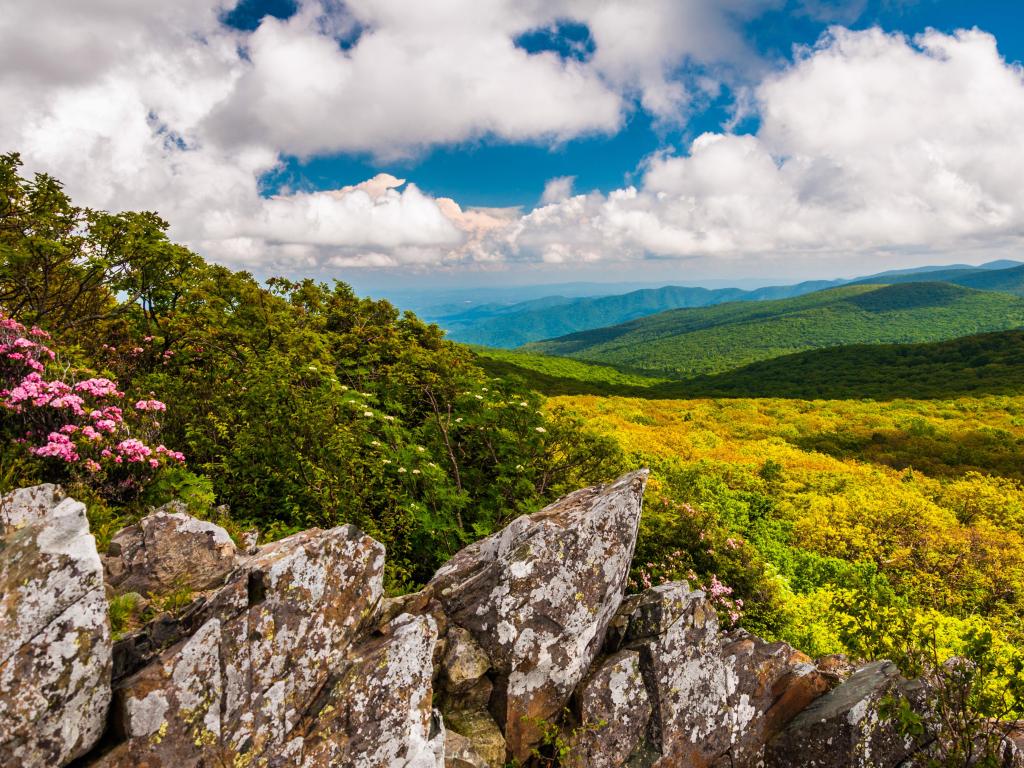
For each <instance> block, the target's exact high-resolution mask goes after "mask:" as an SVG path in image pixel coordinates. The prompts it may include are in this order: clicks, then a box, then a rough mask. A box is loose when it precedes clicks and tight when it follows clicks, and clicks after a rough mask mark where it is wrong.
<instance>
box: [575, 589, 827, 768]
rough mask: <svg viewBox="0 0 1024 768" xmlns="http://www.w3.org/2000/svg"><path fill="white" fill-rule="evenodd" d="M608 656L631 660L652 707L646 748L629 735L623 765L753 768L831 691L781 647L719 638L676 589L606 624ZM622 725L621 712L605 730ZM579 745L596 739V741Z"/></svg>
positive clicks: (708, 610) (711, 614)
mask: <svg viewBox="0 0 1024 768" xmlns="http://www.w3.org/2000/svg"><path fill="white" fill-rule="evenodd" d="M608 648H609V650H611V651H614V650H617V649H620V648H623V649H627V650H629V651H632V652H633V653H634V654H636V656H635V658H636V659H637V665H638V669H639V672H640V676H641V678H642V680H643V682H644V684H645V685H646V693H647V695H648V696H649V698H650V710H649V711H650V714H651V718H650V721H649V722H647V720H646V719H645V720H644V723H645V725H646V728H645V730H644V732H643V733H642V735H643V738H642V739H639V738H636V737H635V736H634V734H635V731H633V730H631V731H630V733H629V736H628V742H629V743H630V745H631V747H635V749H633V750H632V756H631V758H630V762H629V764H630V765H644V766H652V765H653V766H657V767H658V768H670V767H671V766H680V765H686V766H695V767H697V768H699V767H700V766H729V768H742V767H745V766H749V767H750V768H753V767H754V766H757V765H759V764H760V761H761V758H762V754H763V747H764V743H765V741H766V740H767V739H769V738H771V737H772V736H773V735H774V734H776V733H778V732H779V730H781V728H782V727H783V726H784V725H785V724H786V723H787V722H788V721H789V720H791V719H792V718H793V717H794V716H796V714H797V713H798V712H799V711H800V710H801V709H803V708H804V707H805V706H806V705H807V704H808V703H810V702H811V701H813V700H814V699H815V698H817V697H818V696H820V695H822V694H823V693H824V692H825V691H827V690H828V688H829V682H828V680H827V679H826V677H825V676H824V675H822V674H821V673H819V672H818V670H817V669H816V668H815V666H814V665H813V664H811V663H810V659H808V658H807V657H806V656H804V655H803V654H802V653H799V652H798V651H795V650H793V648H791V647H790V646H788V645H786V644H784V643H765V642H763V641H761V640H760V639H758V638H755V637H754V636H753V635H750V634H749V633H746V632H743V631H737V632H734V633H732V634H731V635H727V636H724V635H721V634H720V633H719V630H718V619H717V616H716V614H715V610H714V608H713V606H712V605H711V604H710V603H709V602H708V600H707V599H706V597H705V595H704V593H703V592H699V591H692V590H691V589H690V588H689V586H688V585H686V584H685V583H682V582H675V583H669V584H663V585H661V586H658V587H654V588H653V589H649V590H647V591H646V592H644V593H643V594H641V595H635V596H631V597H630V598H628V599H627V600H626V601H625V602H624V603H623V606H622V608H621V609H620V611H619V614H618V615H617V616H616V618H615V619H614V621H613V622H612V627H611V630H610V631H609V635H608ZM612 658H615V657H612ZM634 711H635V712H636V714H637V716H640V715H641V714H642V711H641V710H640V709H638V708H635V707H634ZM625 717H626V715H625V713H624V712H622V711H620V712H618V713H615V714H614V715H613V716H609V717H607V720H608V722H610V723H614V724H615V725H614V726H613V728H614V729H622V728H623V726H622V724H621V723H622V722H623V720H624V719H625ZM586 738H588V739H590V740H594V741H599V740H600V739H601V738H602V737H601V734H600V731H598V732H597V733H595V734H593V735H592V736H588V737H586ZM621 743H623V739H619V738H616V739H615V744H616V746H618V745H619V744H621ZM599 751H600V752H603V754H604V755H608V754H610V753H611V751H610V750H609V749H607V748H605V749H603V750H599ZM604 759H606V758H603V757H597V758H592V760H591V762H592V763H593V764H595V765H597V764H600V765H605V764H607V765H609V766H615V767H616V768H617V767H618V766H620V765H624V764H625V762H626V761H625V759H624V758H622V757H621V755H619V754H616V755H615V759H616V760H617V762H608V763H604V762H595V761H600V760H604Z"/></svg>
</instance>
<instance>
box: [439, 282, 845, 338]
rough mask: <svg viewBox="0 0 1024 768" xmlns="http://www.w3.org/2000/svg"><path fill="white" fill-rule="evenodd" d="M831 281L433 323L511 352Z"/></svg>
mask: <svg viewBox="0 0 1024 768" xmlns="http://www.w3.org/2000/svg"><path fill="white" fill-rule="evenodd" d="M837 282H838V281H836V282H829V281H812V282H806V283H799V284H797V285H780V286H771V287H767V288H758V289H755V290H752V291H744V290H741V289H739V288H720V289H716V290H709V289H707V288H693V287H682V286H672V285H669V286H665V287H664V288H648V289H643V290H639V291H633V292H631V293H625V294H620V295H614V296H598V297H594V298H576V299H569V298H565V297H561V296H551V297H548V298H545V299H536V300H533V301H528V302H523V303H521V304H515V305H512V306H510V307H498V308H493V309H490V310H488V309H487V308H474V309H472V310H470V311H468V312H465V313H461V314H457V315H448V316H445V317H441V318H438V319H437V322H438V323H439V324H440V325H441V327H443V328H444V329H445V330H446V331H447V333H448V336H449V337H450V338H451V339H453V340H455V341H461V342H465V343H467V344H481V345H484V346H491V347H502V348H512V347H518V346H521V345H523V344H526V343H528V342H531V341H539V340H542V339H550V338H554V337H555V336H563V335H566V334H570V333H575V332H577V331H584V330H589V329H592V328H601V327H603V326H606V325H615V324H617V323H623V322H626V321H628V320H633V319H635V318H639V317H647V316H649V315H654V314H657V313H659V312H665V311H666V310H670V309H680V308H688V307H708V306H713V305H716V304H723V303H725V302H728V301H762V300H766V299H781V298H788V297H790V296H802V295H803V294H805V293H811V292H812V291H817V290H822V289H824V288H829V287H831V286H833V285H835V284H836V283H837Z"/></svg>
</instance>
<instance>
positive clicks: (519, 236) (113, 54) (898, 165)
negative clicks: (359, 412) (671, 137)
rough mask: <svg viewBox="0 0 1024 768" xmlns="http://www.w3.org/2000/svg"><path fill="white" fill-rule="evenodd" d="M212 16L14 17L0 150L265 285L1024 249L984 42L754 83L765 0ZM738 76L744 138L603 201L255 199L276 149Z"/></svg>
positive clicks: (892, 43) (876, 34)
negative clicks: (501, 203) (230, 21)
mask: <svg viewBox="0 0 1024 768" xmlns="http://www.w3.org/2000/svg"><path fill="white" fill-rule="evenodd" d="M232 5H233V2H231V1H230V0H182V1H181V2H177V3H165V2H157V1H156V0H76V2H70V0H68V1H67V2H53V3H38V2H35V0H13V1H12V2H8V3H7V5H6V6H5V11H4V14H2V15H0V103H3V104H9V105H10V104H16V105H18V108H17V109H7V110H0V147H2V148H4V149H17V150H20V151H21V152H22V153H23V155H24V157H25V160H26V161H27V164H28V166H29V169H30V170H37V169H40V170H49V171H51V172H53V173H55V174H57V175H58V176H59V177H60V178H62V179H64V180H65V181H66V182H67V184H68V188H69V191H70V192H71V193H72V194H73V195H74V196H75V197H76V199H79V200H82V201H84V202H86V203H87V204H90V205H94V206H100V207H106V208H111V209H125V208H136V209H138V208H148V209H155V210H159V211H160V212H161V213H162V214H163V215H164V216H165V217H166V218H168V219H169V220H170V221H171V222H172V225H173V228H172V234H173V235H174V236H175V237H176V238H178V239H180V240H183V241H185V242H187V243H189V244H190V245H192V246H193V247H196V248H197V249H199V250H201V251H202V252H203V253H205V254H206V255H208V256H211V257H213V258H216V259H219V260H222V261H225V262H229V263H232V264H236V265H244V266H247V267H255V268H264V269H266V270H270V269H281V270H293V271H294V270H299V269H307V268H309V269H313V268H318V267H339V266H346V267H352V266H366V267H402V266H410V265H411V266H416V267H423V268H427V267H436V266H438V265H441V266H445V265H449V266H457V265H466V264H477V265H487V264H502V263H508V262H543V263H552V264H571V263H576V262H579V263H593V262H603V261H623V260H630V259H642V258H652V257H654V258H666V259H681V258H694V259H719V260H722V259H742V258H749V257H756V258H778V257H785V258H797V257H799V258H808V257H809V255H813V256H814V257H816V258H820V257H824V256H827V255H828V254H840V253H842V254H849V253H851V252H855V253H862V254H873V253H880V252H885V251H887V250H893V249H931V250H953V249H958V248H971V247H1009V245H1008V244H1019V242H1020V238H1021V235H1022V233H1024V187H1022V186H1021V185H1020V183H1019V180H1020V178H1021V177H1022V176H1024V134H1022V133H1021V131H1020V125H1021V124H1022V120H1024V81H1022V73H1021V70H1020V68H1019V67H1017V66H1014V65H1010V64H1007V63H1006V62H1005V61H1004V60H1003V59H1002V58H1001V57H1000V55H999V52H998V50H997V46H996V41H995V39H994V38H993V37H992V36H990V35H988V34H985V33H983V32H980V31H977V30H972V31H961V32H958V33H956V34H954V35H944V34H941V33H938V32H934V31H928V32H926V33H924V34H922V35H920V36H918V37H916V38H913V39H908V38H907V37H904V36H902V35H899V34H888V33H885V32H883V31H881V30H877V29H873V30H867V31H862V32H851V31H849V30H846V29H843V28H838V27H837V28H834V29H832V30H831V31H830V32H829V33H828V34H827V35H826V36H825V37H823V38H822V40H821V41H820V42H819V43H818V44H817V45H816V46H814V47H811V48H808V49H806V50H803V51H801V52H799V53H798V55H797V56H796V58H795V61H794V62H793V63H792V64H791V65H789V66H787V67H785V68H784V69H782V70H780V71H774V72H768V73H767V74H764V73H765V70H764V63H763V62H761V61H759V60H758V59H757V56H756V55H755V54H754V53H752V52H751V51H750V50H749V48H748V47H747V45H746V44H745V43H744V41H743V38H742V35H741V33H740V31H739V27H738V24H737V19H739V20H742V19H744V18H750V17H753V16H755V15H757V14H758V13H761V12H762V11H764V10H765V9H766V8H772V7H777V6H778V5H779V3H778V2H776V0H725V2H716V3H711V2H708V1H707V0H606V1H605V2H602V3H593V2H589V1H588V0H553V1H551V2H540V0H529V1H528V2H513V0H502V1H498V2H493V3H480V2H477V1H476V0H442V2H439V3H430V4H424V3H412V4H410V3H407V2H404V1H403V0H350V2H347V3H345V4H344V5H342V4H341V3H338V2H336V0H303V1H302V2H301V3H300V4H299V11H298V12H297V13H296V14H295V15H294V16H292V17H291V18H289V19H287V20H277V19H272V18H267V19H264V20H263V22H262V23H261V24H260V25H259V27H258V28H257V29H256V30H254V31H252V32H242V31H238V30H235V29H231V28H228V27H226V26H225V25H224V24H223V23H222V21H221V19H222V18H223V14H224V13H225V12H226V11H228V10H230V7H231V6H232ZM804 5H805V7H806V9H807V11H808V12H809V13H810V12H821V13H825V12H827V11H828V10H829V8H831V7H832V6H834V5H835V4H834V3H831V2H824V0H821V1H819V0H815V2H810V0H808V2H806V3H805V4H804ZM565 20H571V21H575V22H578V23H580V24H583V25H585V26H586V28H587V30H588V33H589V35H590V38H591V39H592V46H590V49H589V50H588V51H585V52H584V54H583V55H580V56H568V57H562V56H559V55H558V54H557V53H556V52H553V51H541V52H533V53H528V52H527V51H526V50H524V49H523V48H522V47H520V46H517V45H516V41H517V39H518V38H519V36H520V35H522V34H524V33H526V32H529V31H531V30H537V29H557V25H558V24H559V23H561V22H563V21H565ZM738 70H743V71H744V72H745V73H746V76H747V77H754V78H755V80H754V82H755V85H754V86H753V87H751V88H750V89H749V90H748V96H747V108H748V109H749V111H750V112H751V113H752V114H753V115H755V116H756V117H757V118H758V119H759V123H760V124H759V128H758V130H757V132H756V133H755V134H752V135H736V134H733V133H731V132H729V131H723V132H719V133H707V134H704V135H702V136H700V137H698V138H697V139H696V140H694V141H693V142H692V144H691V145H690V146H688V147H686V148H685V151H683V152H681V153H677V154H666V153H658V154H655V155H653V156H651V157H649V158H647V159H646V160H645V161H644V163H643V165H642V175H641V178H640V181H639V182H638V183H637V184H636V186H630V187H625V188H623V189H619V190H614V191H612V192H610V193H607V194H600V193H590V194H585V195H580V194H573V191H572V183H573V178H572V177H560V178H556V179H552V180H550V181H549V182H548V184H547V185H546V187H545V190H544V193H543V195H542V197H541V200H540V204H539V206H538V207H537V208H536V209H534V210H532V211H526V212H524V211H520V210H518V209H467V208H465V207H464V206H460V205H459V203H458V202H456V201H454V200H450V199H446V198H435V197H432V196H430V195H428V194H426V193H424V192H423V191H421V190H420V189H419V188H418V187H417V186H416V184H415V179H411V180H408V181H407V180H404V179H397V178H395V177H393V176H388V175H386V174H381V175H378V176H375V177H374V178H371V179H366V180H359V179H353V180H351V181H352V182H354V183H352V184H349V185H348V186H343V187H341V188H339V189H336V190H327V191H310V190H302V189H299V190H285V191H282V192H281V193H280V194H277V195H275V196H271V197H266V196H264V195H262V194H261V190H260V179H261V178H262V177H263V175H264V174H266V173H267V172H269V171H272V170H274V169H276V168H278V167H279V166H280V164H281V162H282V157H284V156H286V155H289V154H296V155H300V156H312V155H317V154H322V153H333V152H359V153H368V154H369V155H370V156H375V157H378V158H386V157H403V156H412V155H415V154H416V153H418V152H421V151H423V150H425V149H427V148H429V147H432V146H436V145H439V144H451V143H457V142H461V141H465V140H467V139H474V138H477V137H490V138H491V139H492V140H501V141H509V142H548V143H558V142H563V141H567V140H570V139H572V138H574V137H578V136H583V135H588V134H592V133H612V132H614V131H616V130H618V129H619V128H620V126H621V124H622V122H623V120H624V118H625V116H626V114H627V113H628V112H629V110H631V109H634V108H636V105H639V108H641V109H644V110H646V111H648V112H649V113H650V114H651V115H653V116H654V117H655V118H656V119H658V120H663V121H672V120H676V121H679V120H684V119H685V116H686V115H687V110H688V109H689V108H690V105H691V104H692V102H693V100H694V98H695V94H699V93H702V92H705V93H713V92H714V91H715V89H716V88H717V86H718V84H719V82H720V81H721V78H727V77H729V76H730V75H729V74H728V73H729V72H730V71H733V72H735V71H738ZM687 72H699V73H700V77H699V78H698V77H695V76H688V75H687V74H686V73H687ZM755 75H756V77H755Z"/></svg>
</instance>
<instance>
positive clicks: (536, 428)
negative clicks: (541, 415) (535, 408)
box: [533, 427, 547, 434]
mask: <svg viewBox="0 0 1024 768" xmlns="http://www.w3.org/2000/svg"><path fill="white" fill-rule="evenodd" d="M533 429H534V431H535V432H540V433H541V434H544V433H545V432H547V430H546V429H544V427H534V428H533Z"/></svg>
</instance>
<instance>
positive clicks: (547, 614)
mask: <svg viewBox="0 0 1024 768" xmlns="http://www.w3.org/2000/svg"><path fill="white" fill-rule="evenodd" d="M646 481H647V471H646V470H642V471H640V472H634V473H631V474H629V475H626V476H624V477H622V478H620V479H619V480H617V481H615V482H614V483H610V484H609V485H605V486H595V487H593V488H586V489H583V490H581V491H577V492H575V493H571V494H569V495H568V496H566V497H565V498H563V499H561V500H559V501H557V502H555V503H554V504H551V505H550V506H548V507H546V508H544V509H542V510H541V511H540V512H537V513H535V514H533V515H528V516H524V517H520V518H518V519H517V520H515V521H514V522H512V523H511V524H510V525H509V526H508V527H507V528H505V529H504V530H503V531H500V532H499V533H496V534H494V535H492V536H490V537H488V538H486V539H484V540H482V541H479V542H477V543H475V544H471V545H470V546H468V547H466V548H465V549H464V550H462V551H461V552H459V553H458V554H457V555H455V557H454V558H452V560H450V561H449V562H448V563H447V564H446V565H445V566H444V567H442V568H441V570H439V571H438V573H437V575H436V576H435V577H434V579H433V581H432V582H431V584H430V587H431V588H432V589H433V592H434V594H435V595H436V597H437V599H438V600H439V601H440V602H441V604H442V605H443V607H444V610H445V613H446V614H447V615H448V617H449V619H450V620H451V621H452V622H453V623H454V624H456V625H458V626H460V627H462V628H464V629H466V630H469V632H471V633H472V634H473V636H474V638H475V639H476V641H477V643H478V644H479V645H480V647H481V648H482V649H483V650H484V651H485V652H486V653H487V655H488V657H489V659H490V662H491V667H492V668H493V669H494V670H495V672H496V684H495V691H494V695H493V696H492V699H491V710H492V712H494V714H495V718H496V720H497V721H498V724H499V725H500V726H501V727H502V729H503V731H504V734H505V739H506V741H507V744H508V750H509V753H510V755H511V756H512V757H513V758H515V759H517V760H520V761H523V760H525V759H526V758H528V757H529V755H530V751H531V748H532V747H533V746H534V745H536V744H537V743H538V742H539V741H540V739H541V724H542V722H543V721H546V720H551V719H557V718H558V716H559V715H560V713H561V711H562V708H563V707H564V706H565V704H566V702H567V701H568V699H569V697H570V695H571V694H572V692H573V689H575V687H576V686H577V685H578V684H579V682H580V680H582V679H583V677H584V676H585V675H586V673H587V670H588V669H589V667H590V665H591V663H592V662H593V661H594V659H595V658H596V656H597V655H598V652H599V651H600V649H601V646H602V644H603V643H604V636H605V630H606V629H607V627H608V623H609V622H610V621H611V619H612V617H613V616H614V615H615V612H616V611H617V610H618V607H619V603H620V602H621V601H622V596H623V592H624V589H625V584H626V577H627V574H628V570H629V565H630V560H631V559H632V556H633V548H634V546H635V543H636V534H637V526H638V524H639V521H640V511H641V505H642V499H643V491H644V486H645V484H646Z"/></svg>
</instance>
